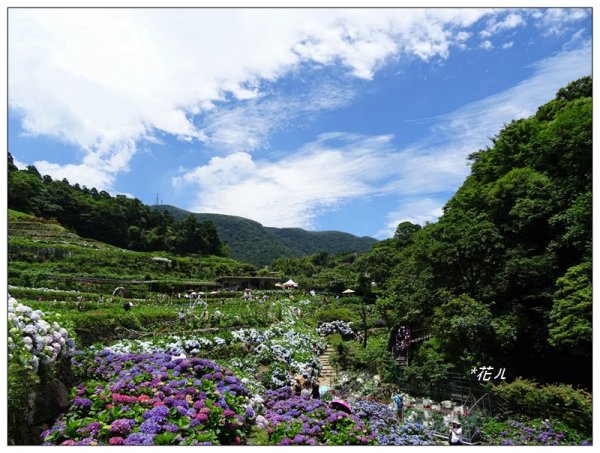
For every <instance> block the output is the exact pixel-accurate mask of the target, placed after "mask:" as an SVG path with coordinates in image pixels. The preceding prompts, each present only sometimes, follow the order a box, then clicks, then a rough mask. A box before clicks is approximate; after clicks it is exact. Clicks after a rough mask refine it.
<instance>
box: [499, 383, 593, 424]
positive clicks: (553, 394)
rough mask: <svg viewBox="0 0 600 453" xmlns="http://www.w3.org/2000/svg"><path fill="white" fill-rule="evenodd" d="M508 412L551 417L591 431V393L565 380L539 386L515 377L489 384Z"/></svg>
mask: <svg viewBox="0 0 600 453" xmlns="http://www.w3.org/2000/svg"><path fill="white" fill-rule="evenodd" d="M492 395H494V396H495V397H496V398H498V399H499V400H500V401H501V402H502V404H503V405H504V407H506V408H507V410H508V411H509V413H511V414H518V415H527V416H530V417H542V418H552V419H556V420H560V421H562V422H563V423H565V424H566V425H568V426H570V427H572V428H575V429H577V430H579V431H581V432H584V433H586V434H591V432H592V395H591V394H590V393H588V392H586V391H584V390H580V389H574V388H573V387H571V386H570V385H567V384H558V385H543V386H540V385H538V384H536V383H535V382H533V381H528V380H525V379H516V380H515V381H513V382H512V383H510V384H507V383H502V384H500V385H497V386H494V387H493V388H492Z"/></svg>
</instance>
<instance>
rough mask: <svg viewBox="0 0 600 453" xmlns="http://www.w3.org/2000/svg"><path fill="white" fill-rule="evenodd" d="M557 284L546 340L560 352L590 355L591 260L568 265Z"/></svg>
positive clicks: (589, 356) (588, 356)
mask: <svg viewBox="0 0 600 453" xmlns="http://www.w3.org/2000/svg"><path fill="white" fill-rule="evenodd" d="M556 287H557V289H556V293H555V294H554V304H553V306H552V311H551V312H550V320H551V321H550V325H549V338H548V341H549V342H550V344H551V345H552V346H554V347H555V348H557V349H559V350H561V351H562V352H565V351H566V352H568V354H573V355H577V356H583V357H587V358H591V353H592V263H591V262H589V261H586V262H584V263H581V264H579V265H577V266H573V267H571V268H569V270H568V271H567V273H566V274H565V275H564V276H563V277H560V278H559V279H558V280H557V282H556Z"/></svg>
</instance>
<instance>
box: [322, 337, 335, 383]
mask: <svg viewBox="0 0 600 453" xmlns="http://www.w3.org/2000/svg"><path fill="white" fill-rule="evenodd" d="M334 352H335V350H334V349H333V348H332V347H331V346H327V349H325V351H324V352H323V354H322V355H320V356H319V360H320V361H321V375H320V376H319V385H326V386H327V387H329V388H330V389H332V388H333V387H334V386H335V383H336V373H335V370H334V369H333V367H332V366H331V362H330V358H331V356H332V355H333V353H334Z"/></svg>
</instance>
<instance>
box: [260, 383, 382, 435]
mask: <svg viewBox="0 0 600 453" xmlns="http://www.w3.org/2000/svg"><path fill="white" fill-rule="evenodd" d="M264 404H265V414H264V418H261V420H260V422H261V423H262V426H263V427H265V428H266V429H267V432H268V434H269V444H271V445H373V444H375V443H376V442H375V435H374V434H373V433H372V432H371V430H370V428H369V426H368V424H367V423H365V422H364V421H363V420H361V419H360V418H359V417H357V416H356V415H352V414H347V413H346V412H342V411H339V410H336V409H332V408H331V407H330V406H329V405H328V404H327V403H325V402H323V401H320V400H317V399H309V398H303V397H300V396H294V394H293V392H292V389H291V387H282V388H280V389H277V390H269V391H268V392H267V394H266V396H265V403H264Z"/></svg>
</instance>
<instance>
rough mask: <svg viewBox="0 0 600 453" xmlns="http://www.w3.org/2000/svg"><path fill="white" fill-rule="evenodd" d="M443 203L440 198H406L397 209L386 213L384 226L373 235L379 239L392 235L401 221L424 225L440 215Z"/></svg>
mask: <svg viewBox="0 0 600 453" xmlns="http://www.w3.org/2000/svg"><path fill="white" fill-rule="evenodd" d="M444 203H445V200H444V199H441V198H428V197H426V198H419V199H411V198H407V199H405V200H403V202H402V204H401V205H400V206H399V207H398V209H396V210H394V211H391V212H389V213H388V214H387V215H386V223H385V227H384V228H382V229H381V230H379V231H378V232H377V234H376V235H375V237H377V238H381V239H385V238H389V237H392V236H393V235H394V233H395V232H396V228H397V227H398V225H399V224H400V223H402V222H411V223H416V224H419V225H425V224H426V223H427V222H432V221H435V220H437V219H438V218H439V217H440V216H441V215H442V213H443V212H442V206H443V205H444Z"/></svg>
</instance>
